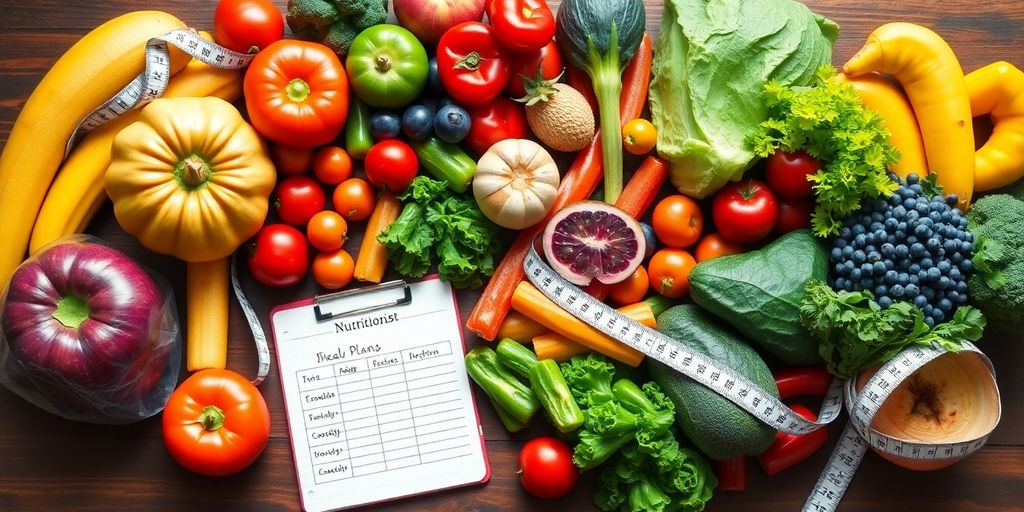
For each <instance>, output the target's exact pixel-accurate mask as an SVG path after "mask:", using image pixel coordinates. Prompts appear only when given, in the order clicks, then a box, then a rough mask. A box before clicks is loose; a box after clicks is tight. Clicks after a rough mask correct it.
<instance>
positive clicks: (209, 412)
mask: <svg viewBox="0 0 1024 512" xmlns="http://www.w3.org/2000/svg"><path fill="white" fill-rule="evenodd" d="M199 423H202V425H203V428H204V429H206V431H207V432H213V431H214V430H217V429H219V428H221V427H223V426H224V411H222V410H221V409H220V407H217V406H216V405H207V406H206V407H203V412H202V413H201V414H200V415H199Z"/></svg>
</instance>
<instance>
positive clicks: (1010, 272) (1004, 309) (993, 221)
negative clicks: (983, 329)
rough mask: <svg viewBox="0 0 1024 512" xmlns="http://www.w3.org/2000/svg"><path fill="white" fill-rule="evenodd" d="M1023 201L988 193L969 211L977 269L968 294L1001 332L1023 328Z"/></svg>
mask: <svg viewBox="0 0 1024 512" xmlns="http://www.w3.org/2000/svg"><path fill="white" fill-rule="evenodd" d="M1021 219H1024V201H1021V200H1019V199H1016V198H1014V197H1012V196H1009V195H1006V194H995V195H987V196H985V197H982V198H981V199H979V200H978V201H977V202H976V203H974V204H973V205H972V206H971V209H970V210H968V212H967V220H968V229H969V230H970V232H971V233H973V234H974V237H975V244H976V245H977V246H979V248H978V249H980V250H978V249H976V250H975V256H974V259H973V262H974V267H975V269H976V272H975V273H974V274H973V275H972V276H971V277H970V278H969V279H968V281H967V296H968V297H969V298H970V301H971V303H972V304H974V305H975V306H977V307H978V308H980V309H981V311H982V312H983V313H984V314H985V317H986V318H987V319H988V325H989V326H990V327H992V328H993V329H995V330H998V331H1004V332H1007V331H1019V329H1021V328H1024V222H1022V221H1021Z"/></svg>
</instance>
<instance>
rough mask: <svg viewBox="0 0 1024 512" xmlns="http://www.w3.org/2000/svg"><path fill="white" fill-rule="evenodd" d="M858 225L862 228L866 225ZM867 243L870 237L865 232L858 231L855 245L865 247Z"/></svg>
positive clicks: (854, 239)
mask: <svg viewBox="0 0 1024 512" xmlns="http://www.w3.org/2000/svg"><path fill="white" fill-rule="evenodd" d="M857 226H860V228H861V229H862V230H863V229H864V226H861V225H860V224H857ZM854 231H856V230H854ZM867 243H868V237H867V235H865V234H864V233H857V236H855V237H854V238H853V245H856V246H857V247H864V246H865V245H867Z"/></svg>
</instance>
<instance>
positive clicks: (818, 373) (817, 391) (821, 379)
mask: <svg viewBox="0 0 1024 512" xmlns="http://www.w3.org/2000/svg"><path fill="white" fill-rule="evenodd" d="M773 375H774V376H775V385H776V386H778V388H779V398H780V399H782V400H786V399H789V398H792V397H795V396H817V397H821V396H825V393H827V392H828V387H829V385H830V384H831V383H832V374H830V373H828V369H827V368H825V366H789V367H786V368H782V369H781V370H778V371H776V372H774V373H773Z"/></svg>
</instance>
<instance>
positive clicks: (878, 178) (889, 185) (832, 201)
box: [750, 67, 899, 237]
mask: <svg viewBox="0 0 1024 512" xmlns="http://www.w3.org/2000/svg"><path fill="white" fill-rule="evenodd" d="M834 75H835V70H834V69H832V68H830V67H822V68H821V69H819V71H818V75H817V81H816V83H815V84H814V86H813V87H790V86H787V85H784V84H781V83H778V82H771V83H768V84H766V85H765V86H764V98H765V101H767V103H768V111H769V118H768V120H766V121H764V122H762V123H761V126H760V129H759V130H758V131H757V133H756V134H754V136H753V137H751V138H750V144H751V147H753V149H754V152H755V153H757V155H758V156H761V157H767V156H769V155H771V154H772V153H774V152H775V151H776V150H779V149H782V150H784V151H790V152H792V151H797V150H800V149H802V150H804V151H806V152H807V153H808V154H809V155H811V156H813V157H814V158H816V159H818V161H819V162H821V165H822V167H821V170H819V171H818V173H817V174H815V175H813V176H811V177H810V178H809V179H810V180H811V181H812V182H813V183H814V193H815V197H816V198H817V205H816V206H815V209H814V215H813V216H812V218H811V225H812V227H813V230H814V234H816V235H818V236H821V237H825V236H829V235H835V234H838V233H839V229H840V228H841V227H842V222H843V219H845V218H846V217H848V216H849V215H850V214H852V213H854V212H855V211H857V209H858V208H860V204H861V201H862V200H864V199H873V198H876V197H878V196H889V195H891V194H892V193H893V192H894V191H895V190H896V188H897V187H898V186H899V184H898V183H896V181H894V180H891V179H889V177H888V176H887V173H888V168H889V166H890V165H892V164H894V163H896V161H898V160H899V151H897V149H896V148H895V147H893V145H892V143H891V142H890V140H889V131H888V130H887V129H886V128H885V125H884V124H883V122H882V117H881V116H880V115H878V114H877V113H876V112H875V111H873V110H870V109H868V108H865V107H864V104H863V103H862V102H861V100H860V97H859V96H858V95H857V91H855V90H854V89H853V86H851V85H850V84H847V83H841V82H837V81H835V80H832V79H831V78H832V76H834Z"/></svg>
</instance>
